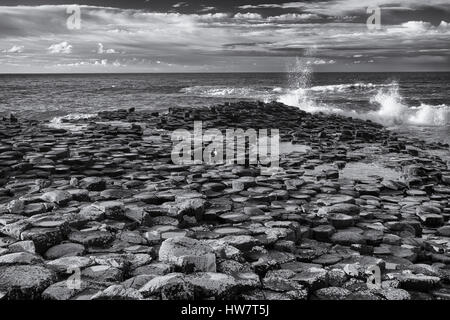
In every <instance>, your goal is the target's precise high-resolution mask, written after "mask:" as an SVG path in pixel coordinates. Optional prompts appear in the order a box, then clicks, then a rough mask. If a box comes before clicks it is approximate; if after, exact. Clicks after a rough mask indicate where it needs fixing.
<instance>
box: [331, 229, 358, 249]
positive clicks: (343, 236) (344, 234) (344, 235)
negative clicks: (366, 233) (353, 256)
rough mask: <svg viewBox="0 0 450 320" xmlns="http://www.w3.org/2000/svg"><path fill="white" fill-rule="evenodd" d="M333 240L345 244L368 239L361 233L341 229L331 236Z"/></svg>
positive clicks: (348, 244)
mask: <svg viewBox="0 0 450 320" xmlns="http://www.w3.org/2000/svg"><path fill="white" fill-rule="evenodd" d="M331 241H332V242H333V243H337V244H341V245H344V246H350V245H352V244H365V243H366V239H364V237H363V236H362V235H361V234H359V233H357V232H351V231H339V232H337V233H335V234H333V235H332V236H331Z"/></svg>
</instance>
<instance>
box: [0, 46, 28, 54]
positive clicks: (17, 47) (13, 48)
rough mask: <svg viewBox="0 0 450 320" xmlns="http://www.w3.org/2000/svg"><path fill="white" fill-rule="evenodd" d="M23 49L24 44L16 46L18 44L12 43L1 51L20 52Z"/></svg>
mask: <svg viewBox="0 0 450 320" xmlns="http://www.w3.org/2000/svg"><path fill="white" fill-rule="evenodd" d="M24 49H25V46H18V45H14V46H12V47H11V48H9V49H5V50H3V51H2V52H5V53H22V52H23V50H24Z"/></svg>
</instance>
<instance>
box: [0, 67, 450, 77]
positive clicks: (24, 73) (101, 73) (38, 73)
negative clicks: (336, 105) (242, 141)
mask: <svg viewBox="0 0 450 320" xmlns="http://www.w3.org/2000/svg"><path fill="white" fill-rule="evenodd" d="M427 72H433V73H450V69H449V70H439V71H435V70H418V71H314V72H313V74H314V73H427ZM250 73H254V74H258V73H261V74H264V73H265V74H268V73H271V74H289V73H292V72H289V71H241V72H227V71H219V72H16V73H10V72H5V73H3V72H1V71H0V76H5V75H121V74H250Z"/></svg>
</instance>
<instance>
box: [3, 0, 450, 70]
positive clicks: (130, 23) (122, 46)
mask: <svg viewBox="0 0 450 320" xmlns="http://www.w3.org/2000/svg"><path fill="white" fill-rule="evenodd" d="M74 1H77V2H75V3H74ZM449 36H450V1H449V0H427V1H423V0H395V1H393V0H370V1H369V0H331V1H301V2H285V1H278V2H277V1H276V0H264V1H253V0H227V1H223V0H221V1H217V0H216V1H212V0H210V1H184V2H180V1H166V0H158V1H156V0H155V1H153V0H124V1H119V0H102V1H100V0H69V1H64V0H61V1H59V0H1V2H0V73H91V72H92V73H103V72H105V73H122V72H285V71H288V69H289V67H290V66H291V65H292V62H293V61H295V60H296V59H301V60H302V62H303V63H306V64H308V65H310V66H311V68H313V70H314V71H316V72H373V71H450V37H449Z"/></svg>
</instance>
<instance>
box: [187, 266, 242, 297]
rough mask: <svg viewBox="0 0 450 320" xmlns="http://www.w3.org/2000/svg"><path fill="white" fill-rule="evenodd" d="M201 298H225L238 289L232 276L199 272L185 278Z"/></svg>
mask: <svg viewBox="0 0 450 320" xmlns="http://www.w3.org/2000/svg"><path fill="white" fill-rule="evenodd" d="M185 279H186V281H187V282H188V283H189V284H191V285H192V286H193V287H194V289H195V291H196V292H198V293H199V295H200V298H201V297H205V298H206V297H216V298H227V297H230V296H232V295H233V294H235V293H236V292H237V290H238V288H239V285H238V283H237V282H236V279H235V278H234V277H232V276H229V275H226V274H223V273H216V272H199V273H194V274H190V275H187V276H186V278H185Z"/></svg>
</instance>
